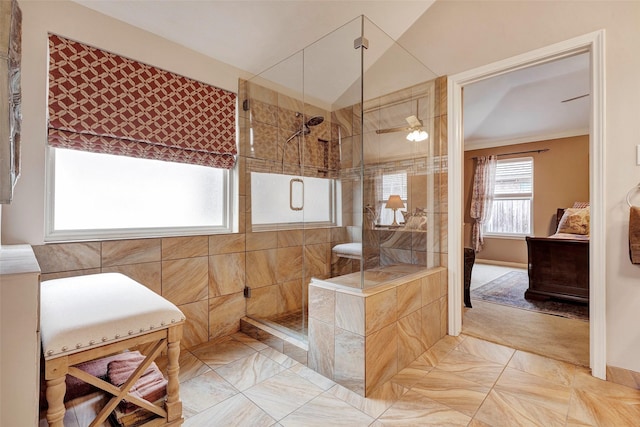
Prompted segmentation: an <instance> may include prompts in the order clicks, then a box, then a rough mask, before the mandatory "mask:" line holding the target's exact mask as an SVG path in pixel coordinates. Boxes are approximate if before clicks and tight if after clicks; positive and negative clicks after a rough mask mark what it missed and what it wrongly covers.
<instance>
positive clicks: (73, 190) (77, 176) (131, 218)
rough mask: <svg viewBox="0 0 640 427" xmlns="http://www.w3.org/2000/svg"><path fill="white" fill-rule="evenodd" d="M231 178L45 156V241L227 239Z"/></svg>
mask: <svg viewBox="0 0 640 427" xmlns="http://www.w3.org/2000/svg"><path fill="white" fill-rule="evenodd" d="M231 175H232V173H231V172H230V171H229V170H227V169H216V168H211V167H206V166H199V165H192V164H186V163H174V162H165V161H160V160H153V159H140V158H134V157H126V156H114V155H109V154H101V153H91V152H86V151H79V150H68V149H62V148H49V171H48V180H47V182H48V184H49V188H48V191H47V193H48V198H49V200H48V209H47V240H48V241H56V240H58V241H59V240H76V239H94V238H109V237H144V236H150V235H178V234H179V235H186V234H204V233H216V232H230V231H231V228H232V227H231V217H232V216H231V211H230V206H229V203H227V200H228V199H229V197H228V195H229V194H232V191H231V188H232V186H231V184H232V179H231Z"/></svg>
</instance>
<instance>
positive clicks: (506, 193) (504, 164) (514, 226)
mask: <svg viewBox="0 0 640 427" xmlns="http://www.w3.org/2000/svg"><path fill="white" fill-rule="evenodd" d="M532 224H533V158H531V157H527V158H517V159H507V160H498V163H497V165H496V183H495V188H494V193H493V203H492V207H491V219H490V220H489V221H488V222H487V223H485V225H484V232H485V234H486V235H493V236H526V235H531V234H532V231H533V225H532Z"/></svg>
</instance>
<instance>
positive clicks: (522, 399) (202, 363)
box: [41, 333, 640, 427]
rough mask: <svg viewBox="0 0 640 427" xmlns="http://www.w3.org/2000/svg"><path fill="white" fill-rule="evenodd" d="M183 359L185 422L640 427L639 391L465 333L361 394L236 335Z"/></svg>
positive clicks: (309, 426) (194, 425) (216, 426)
mask: <svg viewBox="0 0 640 427" xmlns="http://www.w3.org/2000/svg"><path fill="white" fill-rule="evenodd" d="M159 365H160V367H161V369H162V368H163V361H162V360H160V361H159ZM180 365H181V369H180V382H181V386H180V394H181V398H182V402H183V407H184V411H183V414H184V417H185V418H186V420H185V423H184V426H186V427H204V426H206V427H223V426H234V427H240V426H247V427H260V426H265V427H266V426H278V427H280V426H282V427H288V426H301V427H313V426H322V427H331V426H349V427H357V426H372V427H384V426H470V427H486V426H494V427H498V426H509V427H511V426H544V427H550V426H571V427H577V426H616V427H617V426H638V425H640V424H639V423H640V421H639V420H640V390H635V389H631V388H627V387H624V386H620V385H617V384H613V383H610V382H606V381H601V380H598V379H596V378H593V377H592V376H591V375H590V373H589V371H588V370H587V369H585V368H582V367H578V366H575V365H571V364H568V363H565V362H560V361H556V360H553V359H548V358H545V357H542V356H537V355H534V354H531V353H526V352H523V351H517V350H514V349H512V348H509V347H505V346H501V345H498V344H494V343H491V342H488V341H483V340H481V339H478V338H474V337H471V336H465V335H461V336H459V337H451V336H446V337H445V338H443V339H442V340H440V341H439V342H438V343H437V344H436V345H434V346H433V347H432V348H431V349H430V350H429V351H427V352H425V353H424V354H422V355H421V356H420V358H418V360H416V361H415V362H414V363H412V364H411V365H410V366H409V367H407V368H405V369H404V370H402V371H401V372H399V373H398V374H397V375H396V376H395V377H393V379H392V380H391V381H390V382H388V383H386V384H385V385H384V386H382V387H381V388H380V389H379V390H378V391H377V392H376V393H375V394H374V395H373V396H371V397H368V398H366V399H365V398H362V397H361V396H359V395H357V394H355V393H353V392H351V391H349V390H347V389H346V388H344V387H342V386H340V385H338V384H336V383H334V382H333V381H331V380H328V379H326V378H324V377H322V376H321V375H319V374H317V373H316V372H314V371H312V370H311V369H309V368H307V367H305V366H304V365H301V364H300V363H298V362H296V361H294V360H293V359H291V358H289V357H287V356H285V355H283V354H281V353H279V352H277V351H275V350H273V349H271V348H270V347H267V346H266V345H265V344H263V343H260V342H258V341H256V340H254V339H252V338H250V337H248V336H247V335H244V334H242V333H237V334H234V335H232V336H229V337H225V338H222V339H219V340H217V341H212V342H209V343H205V344H202V345H199V346H197V347H194V348H192V349H189V350H182V353H181V356H180ZM71 413H72V411H68V413H67V414H68V415H69V414H71ZM72 424H73V425H80V426H82V425H88V422H86V424H85V423H84V422H83V420H79V423H72ZM41 425H46V422H41ZM67 425H68V424H67V418H65V426H67ZM69 425H71V424H69Z"/></svg>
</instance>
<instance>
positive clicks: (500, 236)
mask: <svg viewBox="0 0 640 427" xmlns="http://www.w3.org/2000/svg"><path fill="white" fill-rule="evenodd" d="M527 236H531V234H484V238H485V239H506V240H524V239H525V238H527Z"/></svg>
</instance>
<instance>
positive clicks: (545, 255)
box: [525, 207, 589, 303]
mask: <svg viewBox="0 0 640 427" xmlns="http://www.w3.org/2000/svg"><path fill="white" fill-rule="evenodd" d="M583 209H586V230H585V224H584V222H585V218H584V212H581V214H582V215H583V218H582V224H581V228H580V227H578V228H579V229H578V230H576V229H575V227H573V229H572V227H571V224H569V226H568V229H567V227H565V228H563V224H565V223H568V222H570V220H571V218H568V217H570V216H571V215H572V214H573V211H576V210H578V208H571V210H570V209H562V208H561V209H558V212H557V232H556V233H555V234H553V235H551V236H549V237H527V238H526V240H527V251H528V256H529V260H528V269H529V288H528V289H527V290H526V291H525V298H527V299H549V298H555V299H560V300H568V301H577V302H582V303H587V302H589V225H588V220H589V214H588V209H589V208H588V207H586V208H583ZM565 214H566V215H565ZM563 221H564V222H563ZM574 225H575V224H574ZM566 231H579V232H578V233H567V232H566Z"/></svg>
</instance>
